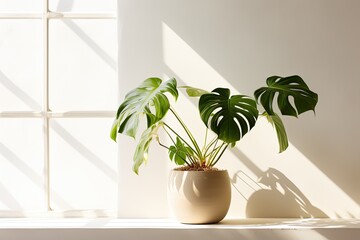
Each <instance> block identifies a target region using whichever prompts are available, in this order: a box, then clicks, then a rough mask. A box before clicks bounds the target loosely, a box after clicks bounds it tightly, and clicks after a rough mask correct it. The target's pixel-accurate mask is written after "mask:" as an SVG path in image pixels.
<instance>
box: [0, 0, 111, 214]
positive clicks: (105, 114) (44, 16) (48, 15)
mask: <svg viewBox="0 0 360 240" xmlns="http://www.w3.org/2000/svg"><path fill="white" fill-rule="evenodd" d="M42 1H43V11H42V12H39V13H7V12H0V20H1V19H41V20H42V24H43V84H44V85H43V104H42V109H41V111H0V118H16V119H18V118H41V119H42V120H43V142H44V155H43V156H44V159H43V160H44V172H43V174H44V193H45V194H44V195H45V196H44V197H45V202H46V208H47V212H44V213H43V214H44V215H45V216H62V214H61V212H59V211H56V212H54V211H53V210H52V209H51V205H50V202H51V199H50V186H51V184H50V156H49V148H50V145H49V132H50V131H49V130H50V126H49V121H50V119H56V118H114V116H115V113H116V112H115V111H63V112H59V111H57V112H55V111H52V110H50V108H49V99H50V95H49V21H50V20H51V19H117V14H116V13H76V12H71V13H68V12H53V11H50V9H49V0H42ZM114 12H115V11H114ZM43 214H42V213H40V215H43ZM4 215H5V216H4ZM18 215H19V212H12V211H10V212H6V213H1V211H0V217H2V216H4V217H16V216H18ZM115 215H116V212H105V213H102V215H98V214H97V213H96V209H94V212H93V213H91V212H90V213H89V210H86V213H84V211H82V210H74V211H72V214H71V216H70V217H83V216H91V217H94V216H95V217H97V216H99V217H114V216H115ZM31 216H32V214H30V217H31ZM68 216H69V215H68Z"/></svg>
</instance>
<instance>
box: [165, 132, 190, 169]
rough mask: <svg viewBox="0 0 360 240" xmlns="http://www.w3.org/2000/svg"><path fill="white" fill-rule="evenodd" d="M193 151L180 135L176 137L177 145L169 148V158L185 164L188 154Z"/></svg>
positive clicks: (178, 163)
mask: <svg viewBox="0 0 360 240" xmlns="http://www.w3.org/2000/svg"><path fill="white" fill-rule="evenodd" d="M192 153H193V151H192V150H191V148H189V147H187V146H186V145H185V144H184V143H183V142H182V141H181V140H180V138H178V137H176V143H175V145H173V146H170V148H169V158H170V160H172V161H174V162H175V163H176V164H177V165H184V164H185V163H186V162H185V159H186V156H187V155H188V154H192Z"/></svg>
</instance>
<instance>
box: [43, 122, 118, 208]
mask: <svg viewBox="0 0 360 240" xmlns="http://www.w3.org/2000/svg"><path fill="white" fill-rule="evenodd" d="M111 123H112V119H101V118H100V119H56V120H54V119H53V120H51V123H50V124H51V125H50V127H51V132H50V163H51V170H50V177H51V186H52V191H51V199H52V203H51V206H52V207H53V208H54V209H55V210H72V209H107V210H109V209H110V210H114V209H116V202H117V158H116V155H117V146H116V144H114V142H112V141H111V140H110V137H109V128H110V127H111ZM55 193H56V195H55Z"/></svg>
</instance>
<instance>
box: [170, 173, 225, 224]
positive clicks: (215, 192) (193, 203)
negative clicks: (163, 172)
mask: <svg viewBox="0 0 360 240" xmlns="http://www.w3.org/2000/svg"><path fill="white" fill-rule="evenodd" d="M168 201H169V205H170V207H171V209H172V211H173V213H174V215H175V216H176V218H177V219H178V220H179V221H180V222H181V223H188V224H205V223H217V222H220V221H221V220H222V219H223V218H224V217H225V216H226V214H227V212H228V210H229V206H230V201H231V185H230V179H229V174H228V172H227V171H226V170H220V171H177V170H173V171H171V173H170V179H169V184H168Z"/></svg>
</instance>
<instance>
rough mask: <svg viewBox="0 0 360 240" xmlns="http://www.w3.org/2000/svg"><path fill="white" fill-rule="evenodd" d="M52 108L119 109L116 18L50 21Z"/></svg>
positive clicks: (56, 109)
mask: <svg viewBox="0 0 360 240" xmlns="http://www.w3.org/2000/svg"><path fill="white" fill-rule="evenodd" d="M50 23H51V24H50V41H51V42H50V73H49V74H50V107H51V109H52V110H54V111H59V110H61V111H62V110H65V111H67V110H82V111H86V110H114V109H115V108H116V106H115V103H116V99H117V98H116V97H117V87H116V83H117V79H116V21H115V20H53V21H51V22H50Z"/></svg>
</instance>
